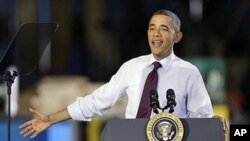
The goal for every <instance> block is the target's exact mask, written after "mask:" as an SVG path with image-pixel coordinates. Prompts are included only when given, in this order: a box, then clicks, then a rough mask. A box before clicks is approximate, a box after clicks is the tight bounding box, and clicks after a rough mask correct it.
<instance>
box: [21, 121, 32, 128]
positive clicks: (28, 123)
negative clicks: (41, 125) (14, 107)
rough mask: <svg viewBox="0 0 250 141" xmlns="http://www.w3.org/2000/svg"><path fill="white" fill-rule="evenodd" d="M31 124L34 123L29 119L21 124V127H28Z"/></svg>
mask: <svg viewBox="0 0 250 141" xmlns="http://www.w3.org/2000/svg"><path fill="white" fill-rule="evenodd" d="M30 125H32V123H31V122H30V121H28V122H25V123H24V124H22V125H20V126H19V128H25V127H28V126H30Z"/></svg>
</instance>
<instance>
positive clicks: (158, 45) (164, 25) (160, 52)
mask: <svg viewBox="0 0 250 141" xmlns="http://www.w3.org/2000/svg"><path fill="white" fill-rule="evenodd" d="M181 37H182V33H181V32H177V33H176V32H175V30H174V28H173V25H172V19H171V17H169V16H165V15H154V16H153V17H152V18H151V20H150V22H149V26H148V42H149V46H150V49H151V52H152V53H153V56H154V57H155V59H156V60H161V59H163V58H165V57H167V56H168V55H170V54H171V53H172V51H173V46H174V43H177V42H178V41H179V40H180V39H181Z"/></svg>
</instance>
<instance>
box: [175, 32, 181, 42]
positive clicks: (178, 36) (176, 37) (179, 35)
mask: <svg viewBox="0 0 250 141" xmlns="http://www.w3.org/2000/svg"><path fill="white" fill-rule="evenodd" d="M181 39H182V32H176V33H175V41H174V42H175V43H178V42H180V40H181Z"/></svg>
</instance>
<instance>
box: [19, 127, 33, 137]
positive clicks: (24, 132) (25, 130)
mask: <svg viewBox="0 0 250 141" xmlns="http://www.w3.org/2000/svg"><path fill="white" fill-rule="evenodd" d="M30 130H32V127H31V126H29V127H26V128H25V129H23V130H22V131H21V132H20V134H21V135H24V134H26V133H27V132H29V131H30Z"/></svg>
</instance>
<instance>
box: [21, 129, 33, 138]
mask: <svg viewBox="0 0 250 141" xmlns="http://www.w3.org/2000/svg"><path fill="white" fill-rule="evenodd" d="M34 132H35V130H34V129H31V130H29V131H28V132H26V133H25V134H24V135H23V136H24V137H27V136H29V135H31V134H33V133H34Z"/></svg>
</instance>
